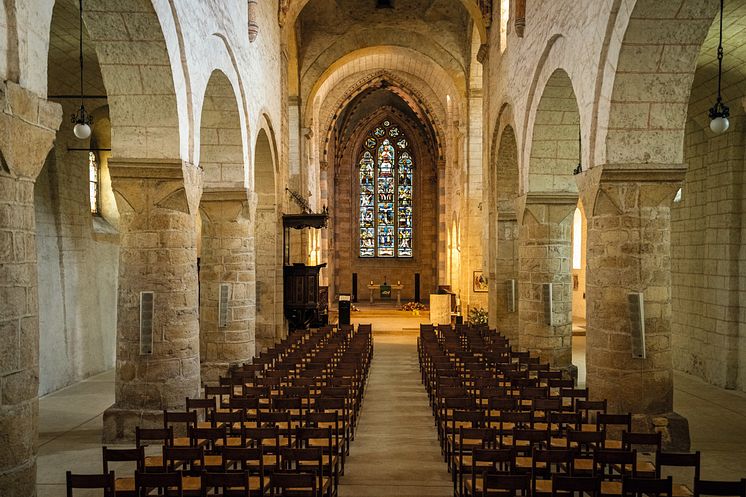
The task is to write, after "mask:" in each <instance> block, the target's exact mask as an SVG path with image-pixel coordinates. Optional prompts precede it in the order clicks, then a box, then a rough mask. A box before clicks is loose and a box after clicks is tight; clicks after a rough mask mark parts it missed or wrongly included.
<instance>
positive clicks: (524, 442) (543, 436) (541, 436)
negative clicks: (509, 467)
mask: <svg viewBox="0 0 746 497" xmlns="http://www.w3.org/2000/svg"><path fill="white" fill-rule="evenodd" d="M512 441H513V450H514V451H515V453H516V458H515V459H516V468H517V469H518V471H529V470H530V469H531V454H532V453H533V451H534V448H536V447H538V448H542V447H546V446H548V445H549V431H548V430H537V429H525V430H523V429H519V428H515V429H513V435H512Z"/></svg>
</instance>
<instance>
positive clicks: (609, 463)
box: [593, 449, 637, 496]
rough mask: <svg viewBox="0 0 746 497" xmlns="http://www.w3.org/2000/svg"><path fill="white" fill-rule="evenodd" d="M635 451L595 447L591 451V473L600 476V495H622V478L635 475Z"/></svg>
mask: <svg viewBox="0 0 746 497" xmlns="http://www.w3.org/2000/svg"><path fill="white" fill-rule="evenodd" d="M636 463H637V451H635V450H631V451H626V450H609V449H596V451H595V452H594V453H593V473H594V474H595V475H596V476H599V477H601V495H603V496H618V495H622V480H623V479H624V478H625V477H627V476H635V466H636Z"/></svg>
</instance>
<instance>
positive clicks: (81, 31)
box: [78, 0, 83, 108]
mask: <svg viewBox="0 0 746 497" xmlns="http://www.w3.org/2000/svg"><path fill="white" fill-rule="evenodd" d="M78 4H79V7H80V16H79V17H80V30H79V32H78V41H79V55H80V107H81V108H82V107H83V0H78Z"/></svg>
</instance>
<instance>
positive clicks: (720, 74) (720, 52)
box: [80, 0, 725, 104]
mask: <svg viewBox="0 0 746 497" xmlns="http://www.w3.org/2000/svg"><path fill="white" fill-rule="evenodd" d="M80 1H81V2H82V1H83V0H80ZM724 3H725V0H720V39H719V40H718V98H717V103H718V104H719V103H721V102H722V100H723V99H722V97H721V96H720V84H721V81H722V77H723V4H724Z"/></svg>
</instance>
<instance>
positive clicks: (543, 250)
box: [517, 193, 578, 368]
mask: <svg viewBox="0 0 746 497" xmlns="http://www.w3.org/2000/svg"><path fill="white" fill-rule="evenodd" d="M517 204H518V206H517V207H518V209H517V214H518V222H519V223H520V229H519V237H518V239H519V242H518V254H519V273H518V280H519V284H518V287H519V297H518V337H519V338H518V344H519V346H520V347H521V348H522V349H527V350H530V351H531V352H533V353H535V354H538V355H539V356H540V357H541V359H542V361H545V362H549V363H550V364H551V365H552V366H554V367H559V368H569V367H570V366H571V363H572V343H571V340H572V284H571V277H570V263H571V257H572V247H571V232H572V214H573V212H574V211H575V208H576V207H577V204H578V195H577V194H576V193H529V194H527V195H524V196H522V197H518V199H517ZM545 283H552V302H553V312H552V324H551V325H548V324H547V321H546V317H545V312H544V305H545V303H544V295H543V291H544V287H543V286H544V284H545Z"/></svg>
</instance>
